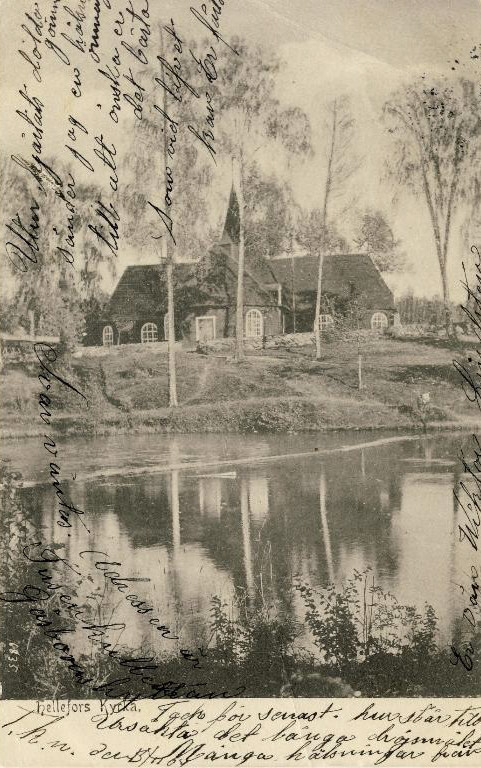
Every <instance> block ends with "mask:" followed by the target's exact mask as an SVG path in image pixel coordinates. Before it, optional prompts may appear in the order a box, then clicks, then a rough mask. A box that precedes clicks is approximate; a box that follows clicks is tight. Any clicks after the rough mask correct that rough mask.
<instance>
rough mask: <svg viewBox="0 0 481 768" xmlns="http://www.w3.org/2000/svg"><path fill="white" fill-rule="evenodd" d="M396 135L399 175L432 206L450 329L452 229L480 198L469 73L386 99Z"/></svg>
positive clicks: (394, 172) (479, 151)
mask: <svg viewBox="0 0 481 768" xmlns="http://www.w3.org/2000/svg"><path fill="white" fill-rule="evenodd" d="M384 116H385V120H386V124H387V126H388V129H389V132H390V133H391V134H392V135H393V138H394V151H393V153H392V156H390V160H389V163H388V169H389V172H390V175H391V178H392V179H393V181H394V182H395V183H396V184H398V185H404V186H406V188H408V189H409V190H410V191H412V192H413V193H414V194H415V195H416V196H418V197H421V198H422V199H423V200H424V202H425V204H426V206H427V209H428V212H429V220H430V223H431V228H432V233H433V237H434V244H435V249H436V256H437V260H438V264H439V269H440V273H441V282H442V289H443V299H444V312H445V324H446V330H447V333H448V334H449V335H451V333H452V318H451V305H450V291H449V281H448V264H449V257H450V243H451V239H452V238H451V234H452V233H451V230H452V225H453V221H454V218H455V216H456V214H458V213H459V212H460V211H461V204H462V203H463V201H464V202H465V203H466V205H467V206H468V207H469V208H472V206H473V204H475V203H477V201H478V199H479V183H478V180H477V177H478V174H479V167H480V160H481V140H480V137H481V99H480V97H479V93H478V89H477V88H476V86H475V84H474V83H472V82H470V81H468V80H464V79H458V80H456V81H453V82H448V81H447V80H445V79H444V80H439V81H436V82H433V83H431V84H430V85H428V84H427V82H426V80H425V79H424V78H423V79H422V81H421V82H417V83H414V84H412V85H409V86H407V87H406V88H403V89H402V90H400V91H398V92H397V93H395V94H394V95H393V96H392V97H391V99H390V100H389V101H388V102H387V103H386V104H385V105H384Z"/></svg>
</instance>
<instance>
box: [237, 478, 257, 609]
mask: <svg viewBox="0 0 481 768" xmlns="http://www.w3.org/2000/svg"><path fill="white" fill-rule="evenodd" d="M240 509H241V525H242V548H243V555H244V568H245V579H246V589H247V593H248V594H249V595H251V594H252V592H253V589H254V571H253V563H252V548H251V534H250V521H249V489H248V481H247V479H246V478H242V479H241V490H240Z"/></svg>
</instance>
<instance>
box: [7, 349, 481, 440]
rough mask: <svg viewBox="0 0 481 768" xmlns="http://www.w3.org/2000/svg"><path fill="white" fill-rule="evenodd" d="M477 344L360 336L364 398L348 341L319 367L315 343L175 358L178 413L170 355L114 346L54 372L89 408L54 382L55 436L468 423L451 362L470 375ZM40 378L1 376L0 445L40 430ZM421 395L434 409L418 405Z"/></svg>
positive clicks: (24, 373) (30, 367) (15, 373)
mask: <svg viewBox="0 0 481 768" xmlns="http://www.w3.org/2000/svg"><path fill="white" fill-rule="evenodd" d="M473 344H474V342H473V343H472V344H471V345H470V344H469V343H468V342H466V341H465V342H461V341H458V342H456V344H455V346H453V345H452V344H451V343H448V342H447V341H445V342H442V341H433V340H431V341H429V340H425V341H423V340H416V341H413V340H405V339H391V338H387V337H373V336H372V335H370V334H366V335H365V337H364V338H363V339H362V355H363V376H362V381H363V388H362V389H361V390H359V388H358V358H357V346H356V345H355V344H353V343H352V340H349V339H346V338H343V339H341V340H339V339H338V340H335V339H332V340H329V339H326V340H325V343H324V344H323V354H322V358H321V360H320V361H316V360H315V359H313V357H314V355H313V345H312V344H307V345H306V346H303V347H298V346H296V347H283V348H277V349H259V350H252V351H251V352H250V354H249V355H248V356H247V358H246V360H245V362H243V363H236V362H235V361H234V359H233V357H232V355H231V354H230V352H229V350H228V349H227V350H222V349H221V350H219V351H217V352H211V353H209V354H199V353H198V352H194V351H192V352H188V351H185V350H180V349H179V350H178V351H177V367H178V389H179V402H180V404H181V405H180V406H179V407H178V408H173V409H169V407H168V370H167V354H166V351H165V349H164V348H163V347H162V348H154V347H153V346H151V345H144V346H143V347H142V348H140V347H138V346H136V347H133V348H129V347H128V346H124V347H119V348H114V349H113V350H112V351H111V353H109V354H106V355H103V356H96V357H84V356H82V357H79V358H68V359H64V360H63V361H60V360H59V361H57V362H56V364H55V366H56V367H55V370H57V371H58V372H59V373H61V374H62V375H63V376H64V378H66V379H67V380H68V381H70V382H72V383H74V384H75V386H76V387H77V388H78V389H79V390H81V391H82V392H83V393H84V394H85V396H86V397H87V398H88V407H86V404H85V402H84V401H83V400H82V399H81V398H79V397H78V396H76V395H75V394H74V393H72V392H71V391H69V390H68V389H67V388H66V387H64V386H62V385H60V384H58V383H57V382H55V383H54V384H53V385H52V389H51V391H50V392H49V395H50V396H51V399H52V407H51V413H52V425H53V427H52V429H54V431H55V432H57V434H58V433H60V434H65V435H75V434H94V433H97V434H102V433H108V432H115V431H119V432H122V431H139V432H142V431H144V432H262V431H274V432H275V431H279V432H297V431H299V432H300V431H306V430H332V429H373V428H393V429H397V428H399V429H401V428H402V429H412V428H414V429H423V428H425V427H426V426H430V425H432V426H434V425H437V426H442V425H443V424H445V425H446V426H448V425H449V426H453V425H456V424H461V425H462V424H464V425H466V424H467V423H468V422H469V421H470V419H471V421H472V413H471V414H470V413H469V408H470V404H469V402H468V399H467V397H466V395H465V393H464V392H463V387H462V384H463V381H462V379H461V376H460V374H459V373H458V372H457V371H456V370H455V368H454V366H453V359H457V360H458V361H459V362H460V363H461V364H462V365H463V366H465V367H466V370H469V365H470V364H469V362H468V357H471V355H470V347H472V346H473ZM473 358H474V355H473ZM37 368H38V366H37ZM37 368H36V366H35V364H34V363H28V364H23V365H17V366H15V367H13V366H11V367H7V368H6V369H4V371H3V372H2V374H1V377H0V378H1V386H2V390H3V393H4V395H3V397H4V407H3V410H2V417H1V418H2V422H1V426H2V429H3V431H4V435H5V436H12V437H14V436H22V435H23V436H27V435H35V434H43V433H44V431H45V429H44V424H43V423H42V421H41V420H40V418H39V416H38V412H39V409H38V393H39V391H40V387H39V383H38V379H37V375H38V370H37ZM464 384H465V387H466V386H468V385H467V384H466V382H464ZM424 393H428V394H429V403H428V405H427V406H426V407H424V406H423V407H420V406H419V397H420V395H423V394H424Z"/></svg>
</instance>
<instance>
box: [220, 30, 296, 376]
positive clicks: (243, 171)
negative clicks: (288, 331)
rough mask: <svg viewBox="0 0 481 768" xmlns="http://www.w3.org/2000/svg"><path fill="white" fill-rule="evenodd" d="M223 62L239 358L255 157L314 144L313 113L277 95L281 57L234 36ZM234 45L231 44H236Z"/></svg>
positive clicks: (222, 140) (222, 98)
mask: <svg viewBox="0 0 481 768" xmlns="http://www.w3.org/2000/svg"><path fill="white" fill-rule="evenodd" d="M232 49H235V51H236V54H237V55H232V53H231V51H229V52H228V53H227V54H225V55H224V56H223V57H222V58H221V59H220V60H219V63H218V67H217V71H218V76H217V77H216V79H215V83H213V84H212V89H213V103H214V104H215V108H216V111H218V112H219V114H220V116H221V121H222V122H221V125H222V128H221V131H222V133H219V144H220V145H221V146H222V149H223V150H224V152H226V153H228V154H229V155H230V157H231V158H232V166H233V181H234V188H235V191H236V195H237V199H238V204H239V225H240V226H239V229H240V237H239V255H238V272H237V302H236V359H237V360H238V361H242V360H243V359H244V358H245V351H244V264H245V230H246V227H245V221H246V212H245V198H246V195H245V179H246V175H247V168H248V164H249V162H251V161H252V160H253V158H254V157H255V156H256V153H257V152H259V150H261V149H262V150H263V151H266V150H269V146H270V148H271V150H273V151H275V149H276V148H277V150H279V149H282V150H283V151H284V152H285V153H287V154H294V155H296V156H298V157H299V156H302V155H306V154H307V153H308V152H309V151H310V148H311V142H310V125H309V120H308V118H307V115H306V114H305V113H304V112H303V111H302V110H301V109H299V108H297V107H286V108H284V107H283V106H282V105H281V103H280V102H279V100H278V99H277V97H276V95H275V91H276V80H277V76H278V75H279V74H280V72H281V69H282V63H281V61H280V60H279V59H278V58H277V57H276V56H274V55H273V54H272V55H269V54H268V53H267V52H266V50H265V49H262V50H261V49H260V48H258V47H257V48H251V47H249V46H248V45H247V44H245V43H244V42H241V41H234V42H233V43H232ZM232 49H231V50H232Z"/></svg>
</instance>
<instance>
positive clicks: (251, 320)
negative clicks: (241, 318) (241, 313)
mask: <svg viewBox="0 0 481 768" xmlns="http://www.w3.org/2000/svg"><path fill="white" fill-rule="evenodd" d="M262 330H263V328H262V312H260V311H259V310H258V309H250V310H249V311H248V312H247V314H246V337H247V338H248V339H253V338H258V337H259V336H262Z"/></svg>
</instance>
